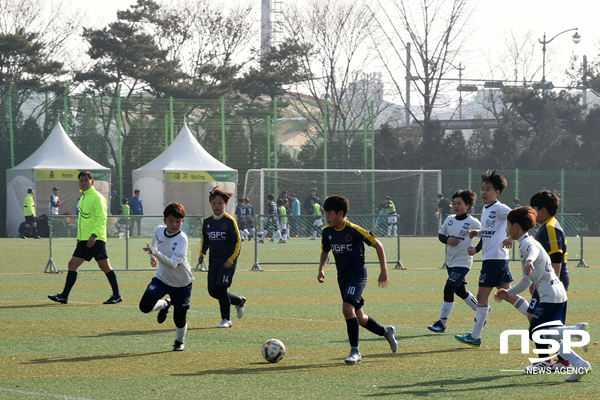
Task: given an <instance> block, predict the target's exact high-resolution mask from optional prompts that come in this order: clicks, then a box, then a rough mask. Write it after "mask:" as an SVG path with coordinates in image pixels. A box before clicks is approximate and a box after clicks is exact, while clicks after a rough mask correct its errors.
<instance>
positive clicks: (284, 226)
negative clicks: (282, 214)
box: [277, 221, 287, 231]
mask: <svg viewBox="0 0 600 400" xmlns="http://www.w3.org/2000/svg"><path fill="white" fill-rule="evenodd" d="M277 229H278V230H280V231H281V230H284V229H287V222H281V221H277Z"/></svg>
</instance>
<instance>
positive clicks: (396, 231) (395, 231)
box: [394, 225, 398, 236]
mask: <svg viewBox="0 0 600 400" xmlns="http://www.w3.org/2000/svg"><path fill="white" fill-rule="evenodd" d="M394 236H398V226H397V225H394Z"/></svg>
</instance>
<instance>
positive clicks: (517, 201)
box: [512, 197, 521, 209]
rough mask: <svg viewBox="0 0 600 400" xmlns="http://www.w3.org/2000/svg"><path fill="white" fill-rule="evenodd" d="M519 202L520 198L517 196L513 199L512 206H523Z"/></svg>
mask: <svg viewBox="0 0 600 400" xmlns="http://www.w3.org/2000/svg"><path fill="white" fill-rule="evenodd" d="M519 203H520V201H519V199H517V198H516V197H515V199H514V200H513V206H512V208H513V209H515V208H519V207H521V204H519Z"/></svg>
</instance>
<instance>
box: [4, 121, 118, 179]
mask: <svg viewBox="0 0 600 400" xmlns="http://www.w3.org/2000/svg"><path fill="white" fill-rule="evenodd" d="M23 169H79V170H99V169H102V170H106V169H110V168H106V167H105V166H103V165H102V164H99V163H97V162H96V161H94V160H92V159H91V158H89V157H88V156H86V155H85V153H83V152H82V151H81V150H79V148H78V147H77V146H76V145H75V143H73V141H72V140H71V138H69V136H67V133H66V132H65V130H64V129H63V127H62V126H61V125H60V123H57V124H56V126H55V127H54V129H52V132H51V133H50V135H49V136H48V137H47V138H46V140H45V141H44V143H42V145H41V146H40V147H38V149H37V150H36V151H35V152H34V153H33V154H32V155H30V156H29V157H27V158H26V159H25V160H24V161H23V162H21V163H20V164H19V165H17V166H15V167H14V168H11V169H10V170H13V171H14V170H23ZM10 170H9V171H10Z"/></svg>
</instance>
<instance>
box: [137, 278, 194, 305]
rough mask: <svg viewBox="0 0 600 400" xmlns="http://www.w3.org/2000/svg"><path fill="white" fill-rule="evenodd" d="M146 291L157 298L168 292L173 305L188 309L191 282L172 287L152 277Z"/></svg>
mask: <svg viewBox="0 0 600 400" xmlns="http://www.w3.org/2000/svg"><path fill="white" fill-rule="evenodd" d="M146 293H150V294H151V295H152V296H154V297H156V298H157V299H162V298H163V297H164V296H165V295H167V294H168V295H169V297H170V298H171V305H172V306H173V307H175V308H178V309H182V310H188V309H189V308H190V298H191V297H192V284H191V283H190V284H189V285H187V286H183V287H173V286H169V285H167V284H166V283H164V282H163V281H161V280H160V279H158V278H157V277H154V278H152V281H151V282H150V284H149V285H148V287H147V288H146Z"/></svg>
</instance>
